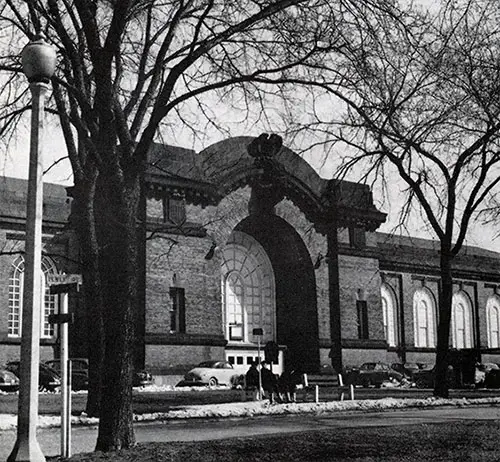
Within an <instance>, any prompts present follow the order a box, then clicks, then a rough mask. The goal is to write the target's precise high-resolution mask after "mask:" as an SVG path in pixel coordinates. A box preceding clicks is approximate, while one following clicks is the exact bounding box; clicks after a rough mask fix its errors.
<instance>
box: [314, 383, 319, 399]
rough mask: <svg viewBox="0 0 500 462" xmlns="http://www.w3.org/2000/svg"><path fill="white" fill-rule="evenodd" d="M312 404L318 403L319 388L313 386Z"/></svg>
mask: <svg viewBox="0 0 500 462" xmlns="http://www.w3.org/2000/svg"><path fill="white" fill-rule="evenodd" d="M314 402H315V403H319V386H318V385H314Z"/></svg>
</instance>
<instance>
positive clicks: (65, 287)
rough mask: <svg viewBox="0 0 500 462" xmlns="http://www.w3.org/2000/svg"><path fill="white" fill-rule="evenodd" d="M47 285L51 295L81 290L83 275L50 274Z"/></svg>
mask: <svg viewBox="0 0 500 462" xmlns="http://www.w3.org/2000/svg"><path fill="white" fill-rule="evenodd" d="M47 283H48V285H49V286H50V293H51V294H61V293H67V292H73V291H79V290H80V284H81V283H82V275H81V274H49V275H47Z"/></svg>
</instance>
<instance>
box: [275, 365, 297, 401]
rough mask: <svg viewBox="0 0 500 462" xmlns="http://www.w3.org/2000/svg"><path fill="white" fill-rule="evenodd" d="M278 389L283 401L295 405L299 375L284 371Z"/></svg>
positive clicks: (288, 370)
mask: <svg viewBox="0 0 500 462" xmlns="http://www.w3.org/2000/svg"><path fill="white" fill-rule="evenodd" d="M278 388H279V393H280V397H281V400H282V401H283V402H287V403H295V401H296V396H297V393H296V392H297V374H296V372H295V371H294V370H290V369H287V370H285V371H283V373H282V374H281V376H280V378H279V380H278Z"/></svg>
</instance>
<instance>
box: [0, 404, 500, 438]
mask: <svg viewBox="0 0 500 462" xmlns="http://www.w3.org/2000/svg"><path fill="white" fill-rule="evenodd" d="M495 404H496V405H498V404H500V397H492V398H454V399H441V398H433V397H430V398H425V399H413V398H382V399H367V400H355V401H329V402H321V403H287V404H272V405H270V404H269V402H268V401H246V402H236V403H224V404H200V405H190V406H185V407H183V408H181V409H174V410H171V411H169V412H155V413H150V414H138V415H134V421H136V422H151V421H164V420H171V419H192V418H226V417H252V416H256V415H271V414H274V415H277V414H321V413H329V412H345V411H369V410H378V411H379V410H384V409H404V408H415V407H417V408H428V407H439V406H457V407H462V406H471V405H495ZM71 423H72V425H88V426H96V425H98V423H99V420H98V419H97V418H90V417H87V416H86V415H85V413H82V415H80V416H72V418H71ZM16 425H17V416H16V415H14V414H0V431H3V430H10V429H14V428H16ZM60 425H61V419H60V417H59V416H48V415H41V416H39V417H38V427H40V428H42V427H43V428H49V427H58V426H60Z"/></svg>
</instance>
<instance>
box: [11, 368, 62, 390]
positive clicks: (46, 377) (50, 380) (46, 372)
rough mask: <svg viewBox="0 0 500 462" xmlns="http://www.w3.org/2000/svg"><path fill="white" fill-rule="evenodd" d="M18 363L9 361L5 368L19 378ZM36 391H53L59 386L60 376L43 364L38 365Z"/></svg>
mask: <svg viewBox="0 0 500 462" xmlns="http://www.w3.org/2000/svg"><path fill="white" fill-rule="evenodd" d="M19 367H20V363H19V361H10V362H8V363H7V365H6V366H5V368H6V369H7V370H9V371H11V372H13V373H14V374H15V375H17V376H18V377H19V375H20V373H19ZM38 374H39V376H38V389H39V390H40V391H55V390H56V389H57V388H59V387H60V386H61V376H60V375H59V374H58V373H57V371H55V370H54V369H52V368H51V367H49V366H47V365H46V364H44V363H40V365H39V368H38Z"/></svg>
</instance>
